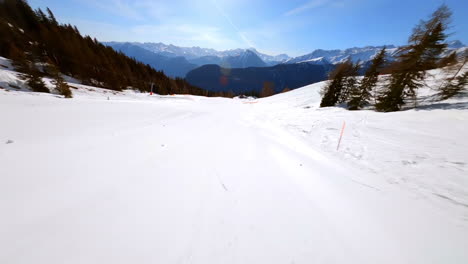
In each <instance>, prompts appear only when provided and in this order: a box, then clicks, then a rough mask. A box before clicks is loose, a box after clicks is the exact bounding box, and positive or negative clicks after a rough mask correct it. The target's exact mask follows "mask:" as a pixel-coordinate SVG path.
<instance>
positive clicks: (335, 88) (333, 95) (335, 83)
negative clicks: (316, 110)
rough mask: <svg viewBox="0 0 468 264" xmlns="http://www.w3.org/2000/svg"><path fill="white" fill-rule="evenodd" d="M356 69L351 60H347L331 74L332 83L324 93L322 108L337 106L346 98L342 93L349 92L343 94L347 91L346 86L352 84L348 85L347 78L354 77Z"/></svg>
mask: <svg viewBox="0 0 468 264" xmlns="http://www.w3.org/2000/svg"><path fill="white" fill-rule="evenodd" d="M355 69H356V66H355V65H354V64H353V63H352V62H351V60H347V61H346V62H344V63H341V64H339V65H338V66H337V67H336V68H335V70H333V71H332V72H331V73H330V76H329V79H330V82H329V83H328V85H327V86H325V88H324V90H323V91H322V93H323V97H322V101H321V102H320V107H327V106H335V105H336V104H337V103H338V102H340V101H341V100H342V99H343V98H344V97H345V96H343V95H342V93H344V94H346V93H347V92H346V91H345V92H343V89H345V85H349V84H350V83H346V78H347V77H349V76H352V75H353V74H354V73H355Z"/></svg>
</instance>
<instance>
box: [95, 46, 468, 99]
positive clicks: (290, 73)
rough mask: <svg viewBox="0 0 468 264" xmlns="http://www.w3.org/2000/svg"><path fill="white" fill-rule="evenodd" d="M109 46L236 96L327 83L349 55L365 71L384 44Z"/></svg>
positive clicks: (391, 56)
mask: <svg viewBox="0 0 468 264" xmlns="http://www.w3.org/2000/svg"><path fill="white" fill-rule="evenodd" d="M104 44H105V45H107V46H110V47H112V48H113V49H115V50H118V51H121V52H123V53H124V54H126V55H128V56H130V57H133V58H135V59H136V60H139V61H141V62H143V63H146V64H149V65H150V66H152V67H153V68H155V69H157V70H160V71H163V72H164V73H165V74H167V75H169V76H171V77H179V78H186V80H187V81H188V82H189V83H191V84H192V85H197V86H200V87H203V88H205V89H207V90H210V91H216V92H219V91H223V92H227V91H232V92H234V93H236V94H239V93H243V92H250V91H255V92H259V91H260V90H261V89H262V87H263V84H264V83H265V82H271V83H273V84H274V86H275V90H276V92H279V91H282V90H283V89H284V88H290V89H294V88H297V87H301V86H304V85H307V84H311V83H313V82H318V81H323V80H325V79H326V78H327V74H328V72H329V71H331V70H332V69H333V68H334V66H335V65H336V64H339V63H342V62H344V61H346V60H348V59H351V60H352V61H353V62H358V61H360V62H361V65H362V71H361V73H363V72H365V69H366V67H368V66H369V65H370V61H371V60H372V58H373V57H374V55H375V54H377V53H378V52H379V51H380V50H381V49H382V48H383V47H384V46H367V47H362V48H358V47H355V48H349V49H344V50H338V49H337V50H323V49H317V50H314V51H312V52H311V53H309V54H306V55H303V56H298V57H295V58H292V57H289V56H288V55H286V54H280V55H277V56H271V55H267V54H263V53H260V52H258V51H257V50H255V49H233V50H226V51H217V50H214V49H206V48H200V47H178V46H174V45H166V44H163V43H138V42H131V43H130V42H125V43H122V42H106V43H104ZM385 47H386V48H387V60H388V61H393V60H395V58H396V56H397V53H398V47H396V46H394V45H387V46H385ZM466 49H467V47H466V45H464V44H463V43H461V42H460V41H452V42H450V43H449V45H448V48H447V51H446V54H448V53H450V52H453V51H457V52H462V51H464V50H466ZM314 66H318V67H314ZM225 73H229V74H225ZM221 78H222V79H223V81H222V82H220V80H221Z"/></svg>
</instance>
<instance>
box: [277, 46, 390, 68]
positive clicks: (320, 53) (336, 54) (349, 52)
mask: <svg viewBox="0 0 468 264" xmlns="http://www.w3.org/2000/svg"><path fill="white" fill-rule="evenodd" d="M383 47H384V46H377V47H374V46H368V47H364V48H350V49H345V50H338V49H337V50H323V49H317V50H314V51H313V52H311V53H309V54H306V55H303V56H299V57H296V58H292V59H289V60H287V61H286V62H284V63H287V64H293V63H303V62H307V63H312V64H338V63H342V62H344V61H346V60H347V59H348V58H350V59H351V60H352V61H353V62H357V61H362V62H366V61H370V60H372V58H373V57H374V55H375V54H376V53H378V52H379V51H380V50H381V49H382V48H383ZM386 47H387V54H388V57H393V56H394V55H395V53H396V51H397V47H395V46H393V45H389V46H386Z"/></svg>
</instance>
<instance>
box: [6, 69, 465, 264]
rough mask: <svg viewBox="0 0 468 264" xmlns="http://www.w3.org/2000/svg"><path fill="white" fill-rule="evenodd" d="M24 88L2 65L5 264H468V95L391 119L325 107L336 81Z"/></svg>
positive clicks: (367, 112) (385, 115)
mask: <svg viewBox="0 0 468 264" xmlns="http://www.w3.org/2000/svg"><path fill="white" fill-rule="evenodd" d="M3 64H5V63H3ZM21 82H22V81H21V80H18V79H17V76H16V73H15V72H13V71H11V70H9V69H0V86H1V87H3V89H0V124H1V129H0V209H1V217H0V219H1V220H0V249H1V250H0V263H15V264H16V263H18V264H19V263H28V264H29V263H37V264H41V263H44V264H45V263H47V264H52V263H203V264H207V263H296V264H298V263H467V262H468V250H467V248H468V180H467V175H468V167H467V166H468V154H467V152H466V149H468V142H467V140H466V139H465V138H463V136H464V135H465V134H466V129H467V128H468V122H466V121H467V119H468V110H467V107H466V105H467V103H468V102H467V101H468V100H466V99H463V98H459V99H453V101H448V102H445V103H446V104H447V105H449V106H448V108H453V109H441V107H439V106H437V105H435V104H430V105H432V108H430V107H429V106H428V107H429V108H428V109H425V108H423V109H420V110H409V111H403V112H400V113H391V114H382V113H374V112H371V111H360V112H348V111H345V110H343V109H340V108H328V109H319V108H318V104H319V99H320V97H319V95H318V92H319V90H320V88H321V87H322V86H323V85H324V83H319V84H314V85H311V86H307V87H304V88H301V89H297V90H294V91H291V92H288V93H284V94H280V95H277V96H273V97H270V98H265V99H261V100H255V101H252V100H240V99H224V98H204V97H195V96H184V95H178V96H158V95H156V96H148V95H147V94H140V93H135V92H132V91H125V92H122V93H113V92H111V91H106V90H103V89H99V88H94V87H88V86H84V85H79V84H72V85H73V86H74V87H75V88H74V89H72V91H73V93H74V96H75V98H73V99H63V98H61V97H60V96H58V95H54V94H39V93H32V92H28V91H26V90H24V89H22V87H23V86H21V85H22V83H21ZM9 83H15V86H17V87H19V88H20V89H13V88H8V87H6V86H7V85H8V84H9ZM23 88H24V87H23ZM452 106H453V107H452ZM343 121H346V124H347V126H346V129H345V133H344V137H343V141H342V145H341V147H340V150H339V151H336V143H337V140H338V136H339V132H340V131H339V130H340V128H341V125H342V122H343ZM418 157H419V158H418Z"/></svg>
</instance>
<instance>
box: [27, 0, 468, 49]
mask: <svg viewBox="0 0 468 264" xmlns="http://www.w3.org/2000/svg"><path fill="white" fill-rule="evenodd" d="M29 3H30V4H31V5H32V6H33V7H34V8H38V7H41V8H45V7H50V8H51V9H52V11H53V12H54V13H55V15H56V17H57V18H58V20H59V21H60V22H62V23H71V24H73V25H76V26H77V27H78V29H80V31H81V33H83V34H86V35H90V36H92V37H96V38H97V39H98V40H100V41H139V42H163V43H166V44H174V45H178V46H200V47H207V48H215V49H218V50H224V49H232V48H247V47H255V48H257V49H258V50H259V51H262V52H266V53H269V54H279V53H287V54H289V55H290V56H297V55H302V54H305V53H309V52H310V51H312V50H314V49H317V48H322V49H342V48H350V47H361V46H366V45H383V44H395V45H402V44H405V43H406V40H407V38H408V36H409V34H410V33H411V29H412V28H413V26H414V25H415V24H417V22H418V21H419V20H420V19H425V18H427V17H428V15H430V14H431V13H432V12H433V11H434V10H435V9H436V8H437V7H438V6H439V5H440V4H442V3H446V4H447V5H448V6H449V7H450V8H451V9H452V11H453V13H454V15H453V24H452V26H453V27H452V29H451V32H452V33H453V35H452V36H451V37H450V39H459V40H461V41H462V42H463V43H465V44H466V43H468V0H445V1H444V0H29Z"/></svg>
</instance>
